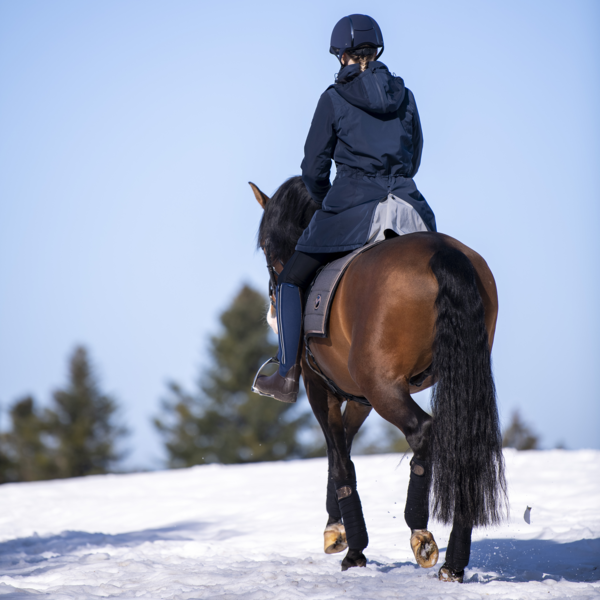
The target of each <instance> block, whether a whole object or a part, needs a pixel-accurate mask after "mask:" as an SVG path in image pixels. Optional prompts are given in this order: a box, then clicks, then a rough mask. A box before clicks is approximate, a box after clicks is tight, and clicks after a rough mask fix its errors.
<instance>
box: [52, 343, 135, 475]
mask: <svg viewBox="0 0 600 600" xmlns="http://www.w3.org/2000/svg"><path fill="white" fill-rule="evenodd" d="M46 414H47V421H48V428H49V432H50V434H51V435H52V437H53V438H54V439H55V440H56V448H55V450H54V452H55V457H56V466H57V469H58V472H59V477H80V476H82V475H92V474H100V473H107V472H108V471H109V470H110V469H111V468H113V467H114V466H115V465H116V463H117V462H118V461H119V460H120V459H121V458H122V457H123V454H122V453H119V452H118V451H117V444H118V442H119V441H120V439H121V438H123V437H124V436H125V435H126V434H127V430H126V428H125V427H123V426H121V425H118V424H117V423H116V418H117V415H118V407H117V403H116V401H115V400H114V399H113V398H111V397H110V396H107V395H106V394H104V393H103V392H102V391H101V390H100V386H99V383H98V381H97V377H96V375H95V373H94V370H93V368H92V365H91V364H90V359H89V356H88V353H87V350H86V349H85V348H83V347H82V346H79V347H77V348H75V350H74V351H73V354H72V355H71V357H70V360H69V373H68V382H67V385H66V387H65V388H64V389H60V390H57V391H56V392H54V394H53V404H52V408H51V409H49V410H48V411H47V413H46Z"/></svg>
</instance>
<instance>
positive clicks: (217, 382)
mask: <svg viewBox="0 0 600 600" xmlns="http://www.w3.org/2000/svg"><path fill="white" fill-rule="evenodd" d="M264 313H265V302H264V298H263V296H262V295H261V294H260V293H258V292H257V291H255V290H253V289H252V288H250V287H249V286H247V285H246V286H244V287H243V288H242V289H241V291H240V292H239V293H238V295H237V296H236V297H235V299H234V300H233V303H232V304H231V306H230V307H229V308H228V309H227V310H226V311H225V312H224V313H223V314H222V315H221V318H220V321H221V325H222V332H221V334H220V335H218V336H214V337H212V338H211V340H210V346H209V347H210V355H211V358H212V364H211V365H210V367H209V368H208V370H207V371H206V372H205V373H204V375H203V376H202V377H201V378H200V381H199V383H198V390H197V392H196V394H189V393H186V392H185V391H184V390H183V389H182V388H181V387H180V386H179V385H177V384H175V383H171V384H170V386H169V392H170V393H169V397H168V398H167V399H165V400H164V401H163V404H162V408H163V415H161V417H160V418H157V419H155V420H154V423H155V426H156V427H157V429H158V430H159V432H160V433H161V435H162V436H163V439H164V442H165V446H166V449H167V453H168V461H169V466H171V467H187V466H191V465H196V464H203V463H211V462H221V463H245V462H256V461H264V460H280V459H284V458H289V457H300V456H303V455H305V454H306V452H307V449H306V448H305V447H304V446H303V445H302V444H301V443H300V441H299V440H298V434H299V432H300V430H302V429H303V428H304V427H305V425H306V423H307V421H308V420H309V419H310V415H309V414H301V415H299V416H298V415H297V414H296V413H297V412H298V411H297V409H296V408H295V406H294V405H291V404H284V403H283V402H277V401H276V400H273V399H272V398H264V397H261V396H259V395H257V394H254V393H252V392H251V385H252V381H253V379H254V375H255V374H256V371H257V370H258V368H259V367H260V366H261V364H262V363H263V362H264V361H265V360H266V359H267V358H269V357H270V356H273V355H274V354H275V353H276V352H277V346H276V345H275V344H273V343H272V342H271V341H269V337H268V334H269V329H268V327H267V326H266V324H265V318H264Z"/></svg>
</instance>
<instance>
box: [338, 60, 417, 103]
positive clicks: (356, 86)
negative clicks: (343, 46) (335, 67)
mask: <svg viewBox="0 0 600 600" xmlns="http://www.w3.org/2000/svg"><path fill="white" fill-rule="evenodd" d="M331 87H333V88H334V89H335V91H336V92H337V93H338V94H339V95H340V96H341V97H342V98H343V99H344V100H346V101H348V102H349V103H350V104H352V105H353V106H357V107H358V108H362V109H363V110H367V111H369V112H374V113H381V114H386V113H391V112H395V111H397V110H398V109H399V108H400V105H401V104H402V101H403V100H404V95H405V94H406V88H405V87H404V81H403V80H402V78H401V77H394V76H393V75H392V74H391V73H390V72H389V70H388V68H387V67H386V66H385V65H384V64H383V63H381V62H379V61H376V60H374V61H372V62H370V63H369V65H368V67H367V69H366V70H365V71H363V72H361V70H360V65H348V66H346V67H343V68H342V69H341V70H340V72H339V73H338V77H337V83H336V84H335V85H333V86H331Z"/></svg>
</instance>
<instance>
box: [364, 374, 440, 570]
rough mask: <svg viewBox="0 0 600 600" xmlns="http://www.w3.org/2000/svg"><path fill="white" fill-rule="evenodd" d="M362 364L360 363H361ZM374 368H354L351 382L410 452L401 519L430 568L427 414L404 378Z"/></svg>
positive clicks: (433, 552) (434, 552)
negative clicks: (398, 433) (365, 393)
mask: <svg viewBox="0 0 600 600" xmlns="http://www.w3.org/2000/svg"><path fill="white" fill-rule="evenodd" d="M363 365H364V363H363ZM377 370H378V367H377V366H374V365H371V368H369V369H364V368H360V369H356V370H355V372H354V373H353V377H354V378H355V381H357V383H358V384H359V385H360V386H361V388H362V389H365V390H369V401H370V402H371V404H372V405H373V408H375V410H376V411H377V413H379V414H380V415H381V416H382V417H383V418H384V419H385V420H386V421H388V422H390V423H391V424H392V425H395V426H396V427H398V429H400V431H402V433H403V434H404V435H405V436H406V440H407V442H408V444H409V446H410V447H411V449H412V450H413V452H414V456H413V458H412V460H411V461H410V467H411V469H410V470H411V472H410V479H409V484H408V492H407V496H406V507H405V510H404V519H405V521H406V524H407V525H408V527H409V528H410V530H411V538H410V545H411V548H412V550H413V553H414V555H415V559H416V561H417V563H418V564H419V565H420V566H421V567H425V568H429V567H433V566H434V565H435V564H436V563H437V560H438V557H439V551H438V547H437V544H436V543H435V539H434V538H433V535H432V534H431V532H430V531H428V530H427V525H428V521H429V481H430V477H431V467H430V463H429V436H430V431H431V422H432V419H431V417H430V416H429V415H428V414H427V413H426V412H425V411H424V410H423V409H422V408H421V407H420V406H419V405H418V404H417V403H416V402H415V401H414V400H413V399H412V397H411V395H410V394H409V391H408V390H409V387H408V381H406V380H403V381H401V382H400V383H398V381H397V380H388V379H387V377H386V373H382V372H380V373H379V374H377Z"/></svg>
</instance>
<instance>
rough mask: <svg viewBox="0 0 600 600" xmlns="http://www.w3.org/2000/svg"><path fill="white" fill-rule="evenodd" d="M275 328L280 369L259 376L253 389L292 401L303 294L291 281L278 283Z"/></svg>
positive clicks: (295, 390)
mask: <svg viewBox="0 0 600 600" xmlns="http://www.w3.org/2000/svg"><path fill="white" fill-rule="evenodd" d="M277 329H278V332H279V352H278V353H277V360H278V362H279V370H278V371H277V373H274V374H273V375H270V376H265V375H258V376H257V377H256V379H255V381H254V385H253V390H254V391H255V392H258V393H259V394H261V395H263V396H270V397H271V398H275V399H276V400H279V401H280V402H288V403H293V402H296V398H297V397H298V389H299V387H300V373H301V368H300V360H299V356H298V355H299V350H300V342H301V333H302V296H301V292H300V288H299V287H297V286H295V285H293V284H291V283H282V284H281V285H278V286H277Z"/></svg>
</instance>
